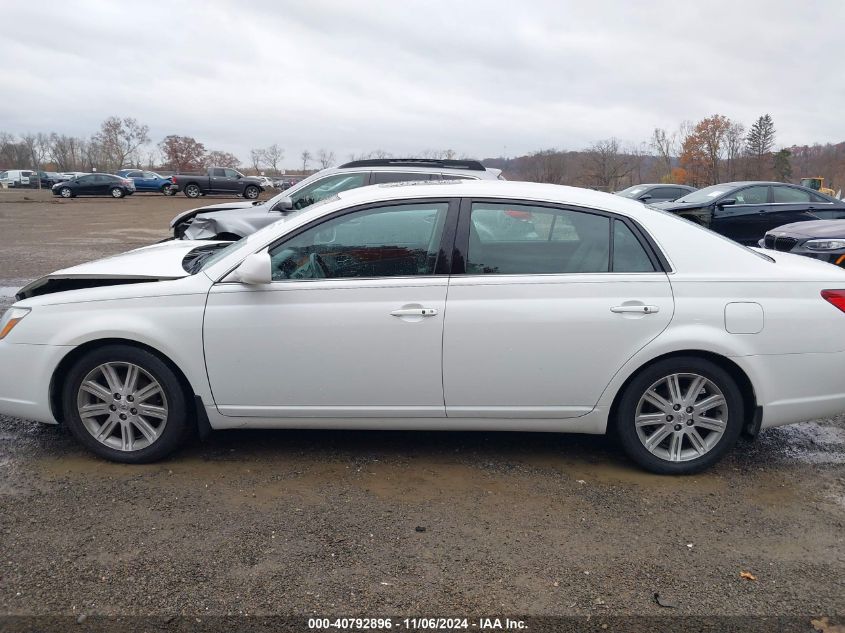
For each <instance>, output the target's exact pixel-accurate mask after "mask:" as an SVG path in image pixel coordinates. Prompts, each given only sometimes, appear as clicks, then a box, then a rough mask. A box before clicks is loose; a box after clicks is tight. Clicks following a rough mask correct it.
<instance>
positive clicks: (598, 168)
mask: <svg viewBox="0 0 845 633" xmlns="http://www.w3.org/2000/svg"><path fill="white" fill-rule="evenodd" d="M586 167H587V169H586V175H587V177H588V179H589V182H588V184H589V185H590V186H592V187H595V188H596V189H601V190H603V191H614V190H615V189H616V188H617V184H618V183H619V180H620V179H621V178H623V177H625V176H627V175H628V174H630V173H631V171H632V169H633V166H632V164H631V159H630V156H626V155H625V154H623V153H622V152H621V151H620V147H619V141H618V140H617V139H616V138H609V139H605V140H603V141H598V142H597V143H594V144H593V145H591V146H590V147H589V149H587V154H586Z"/></svg>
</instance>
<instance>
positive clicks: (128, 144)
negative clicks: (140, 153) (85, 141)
mask: <svg viewBox="0 0 845 633" xmlns="http://www.w3.org/2000/svg"><path fill="white" fill-rule="evenodd" d="M149 131H150V128H149V126H147V125H144V124H142V123H139V122H138V121H137V120H135V119H133V118H131V117H126V118H123V119H121V118H120V117H116V116H111V117H109V118H107V119H106V120H105V121H103V123H102V124H101V125H100V131H99V132H98V133H97V134H96V141H97V144H98V145H99V146H100V147H101V149H102V154H103V160H104V161H105V162H106V165H104V167H106V168H108V169H110V170H114V171H116V170H118V169H120V168H122V167H123V166H124V165H126V164H127V163H128V162H129V161H130V160H132V159H133V158H135V152H136V151H137V150H138V148H139V147H141V146H142V145H145V144H147V143H149V142H150V136H149Z"/></svg>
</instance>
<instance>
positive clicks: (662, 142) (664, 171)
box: [650, 127, 678, 182]
mask: <svg viewBox="0 0 845 633" xmlns="http://www.w3.org/2000/svg"><path fill="white" fill-rule="evenodd" d="M677 138H678V135H677V134H667V133H666V130H664V129H663V128H659V127H657V128H654V132H653V133H652V135H651V141H650V144H651V148H652V149H653V150H654V151H655V152H657V157H658V159H659V162H658V164H659V174H658V176H659V180H660V182H669V181H670V180H671V178H672V158H673V157H674V156H677V151H678V147H677Z"/></svg>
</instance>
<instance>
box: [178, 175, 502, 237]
mask: <svg viewBox="0 0 845 633" xmlns="http://www.w3.org/2000/svg"><path fill="white" fill-rule="evenodd" d="M431 180H434V181H437V180H503V178H502V172H501V170H500V169H493V168H491V167H485V166H484V165H482V164H481V163H480V162H478V161H476V160H430V159H424V158H386V159H369V160H357V161H352V162H349V163H346V164H344V165H341V166H339V167H331V168H329V169H324V170H322V171H319V172H317V173H316V174H313V175H311V176H309V177H308V178H305V179H304V180H301V181H300V182H298V183H296V184H295V185H293V186H292V187H290V188H289V189H287V190H286V191H285V192H284V193H282V194H279V195H277V196H275V197H273V198H270V199H269V200H266V201H258V200H255V201H253V202H243V201H242V202H238V201H232V202H223V203H221V204H214V205H210V206H206V207H200V208H198V209H190V210H188V211H184V212H183V213H180V214H179V215H177V216H176V217H175V218H173V220H172V221H171V222H170V228H171V229H172V230H173V237H174V239H187V240H229V241H232V240H237V239H240V238H242V237H244V236H245V235H249V234H250V233H253V232H255V231H257V230H258V229H260V228H263V227H265V226H267V225H268V224H272V223H273V222H275V221H276V220H278V219H279V218H280V217H281V216H282V214H284V213H288V212H289V211H292V210H297V209H304V208H305V207H307V206H309V205H312V204H314V203H315V202H319V201H320V200H325V199H326V198H330V197H331V196H333V195H335V194H337V193H340V192H341V191H347V190H349V189H356V188H358V187H365V186H367V185H377V184H381V183H388V182H411V181H431Z"/></svg>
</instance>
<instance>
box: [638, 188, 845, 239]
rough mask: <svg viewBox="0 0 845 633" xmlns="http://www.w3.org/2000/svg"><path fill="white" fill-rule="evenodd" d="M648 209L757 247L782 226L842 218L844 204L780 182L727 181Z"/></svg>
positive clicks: (810, 190) (843, 215) (844, 214)
mask: <svg viewBox="0 0 845 633" xmlns="http://www.w3.org/2000/svg"><path fill="white" fill-rule="evenodd" d="M650 206H653V207H654V208H655V209H660V210H662V211H669V212H671V213H675V214H677V215H679V216H681V217H683V218H687V219H688V220H692V221H693V222H697V223H699V224H701V225H703V226H706V227H708V228H709V229H712V230H713V231H716V233H721V234H722V235H724V236H725V237H729V238H731V239H732V240H735V241H737V242H739V243H740V244H745V245H747V246H757V245H758V243H759V241H760V240H761V239H762V238H763V236H764V235H765V233H766V232H767V231H770V230H772V229H774V228H777V227H779V226H783V225H784V224H791V223H794V222H807V221H811V220H819V219H823V220H827V219H837V218H845V202H842V201H841V200H836V199H835V198H829V197H828V196H825V195H822V194H820V193H818V192H816V191H813V190H812V189H807V188H806V187H799V186H798V185H788V184H784V183H782V182H759V181H752V182H728V183H724V184H721V185H713V186H712V187H705V188H704V189H699V190H698V191H694V192H693V193H690V194H687V195H686V196H684V197H683V198H679V199H678V200H675V201H674V202H662V203H656V204H653V205H650Z"/></svg>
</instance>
